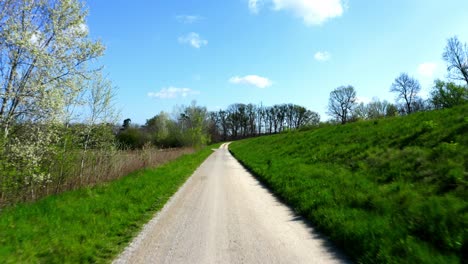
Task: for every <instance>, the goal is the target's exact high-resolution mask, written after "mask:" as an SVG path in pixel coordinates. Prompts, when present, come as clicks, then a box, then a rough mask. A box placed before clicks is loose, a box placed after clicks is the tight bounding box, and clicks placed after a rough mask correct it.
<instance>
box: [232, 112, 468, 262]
mask: <svg viewBox="0 0 468 264" xmlns="http://www.w3.org/2000/svg"><path fill="white" fill-rule="evenodd" d="M466 113H468V105H465V106H461V107H457V108H453V109H446V110H441V111H431V112H422V113H416V114H413V115H410V116H406V117H397V118H390V119H381V120H376V121H366V122H357V123H352V124H347V125H344V126H341V125H337V126H330V127H324V128H318V129H315V130H311V131H304V132H291V133H284V134H279V135H274V136H265V137H259V138H253V139H248V140H243V141H239V142H234V143H232V144H231V145H230V150H231V152H232V153H233V154H234V155H235V156H236V158H237V159H239V160H240V161H241V162H242V163H243V164H244V165H245V166H246V167H247V168H248V169H250V170H251V171H253V172H254V174H256V176H257V177H258V178H259V179H260V180H261V181H263V182H264V183H265V184H266V185H267V186H268V187H269V188H270V189H271V190H272V191H273V192H275V193H276V194H277V195H278V196H279V197H280V198H281V199H283V200H284V201H285V202H286V203H288V204H290V205H291V206H292V207H293V208H294V209H295V210H296V211H297V212H298V213H300V214H302V215H303V216H305V217H306V218H307V219H309V220H310V221H311V222H312V223H313V224H314V225H315V226H316V227H317V228H318V229H319V230H321V231H322V232H323V233H324V234H326V235H328V236H329V237H330V239H331V240H332V241H334V242H335V244H337V245H338V246H339V247H341V248H342V249H344V251H345V252H347V254H348V255H349V256H350V257H351V258H352V259H354V260H355V261H356V262H359V263H463V262H465V263H468V258H467V255H466V254H467V253H468V238H467V235H468V173H467V167H468V117H467V116H466Z"/></svg>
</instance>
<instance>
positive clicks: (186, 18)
mask: <svg viewBox="0 0 468 264" xmlns="http://www.w3.org/2000/svg"><path fill="white" fill-rule="evenodd" d="M176 19H177V21H179V22H180V23H184V24H193V23H197V22H199V21H200V20H202V19H203V17H202V16H199V15H179V16H176Z"/></svg>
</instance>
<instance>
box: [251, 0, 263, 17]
mask: <svg viewBox="0 0 468 264" xmlns="http://www.w3.org/2000/svg"><path fill="white" fill-rule="evenodd" d="M261 3H262V0H249V10H250V12H252V13H254V14H257V13H258V10H259V8H260V5H261Z"/></svg>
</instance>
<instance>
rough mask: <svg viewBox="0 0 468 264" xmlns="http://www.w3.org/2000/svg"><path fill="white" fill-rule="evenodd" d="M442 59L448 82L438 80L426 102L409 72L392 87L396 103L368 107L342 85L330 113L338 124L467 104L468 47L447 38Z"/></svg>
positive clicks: (374, 103)
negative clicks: (445, 64)
mask: <svg viewBox="0 0 468 264" xmlns="http://www.w3.org/2000/svg"><path fill="white" fill-rule="evenodd" d="M442 58H443V59H444V60H445V62H446V63H447V71H448V77H449V81H448V82H445V81H442V80H435V81H434V87H433V88H432V91H431V94H430V97H429V98H428V99H427V100H423V99H422V98H421V97H420V96H419V93H420V91H421V84H420V83H419V81H418V80H417V79H415V78H414V77H411V76H409V75H408V74H407V73H401V74H400V75H399V76H398V77H397V78H395V80H394V82H393V83H392V85H391V86H390V92H393V93H395V94H396V98H395V103H394V104H392V103H389V102H388V101H386V100H384V101H379V100H378V99H376V98H375V99H373V101H372V102H370V103H368V104H364V103H362V102H361V103H359V104H358V102H357V96H356V90H355V89H354V87H353V86H351V85H348V86H340V87H338V88H336V89H334V90H333V91H332V92H331V93H330V98H329V102H328V112H327V113H328V114H329V115H330V116H332V117H333V118H334V121H335V122H337V123H341V124H345V123H348V122H352V121H358V120H366V119H376V118H383V117H391V116H396V115H409V114H411V113H414V112H418V111H426V110H432V109H442V108H448V107H453V106H456V105H462V104H466V103H467V102H468V45H467V44H466V43H465V44H462V43H461V42H460V41H459V40H458V38H457V37H452V38H450V39H448V41H447V46H446V47H445V51H444V53H443V54H442Z"/></svg>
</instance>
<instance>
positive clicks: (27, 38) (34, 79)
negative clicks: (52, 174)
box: [0, 0, 104, 138]
mask: <svg viewBox="0 0 468 264" xmlns="http://www.w3.org/2000/svg"><path fill="white" fill-rule="evenodd" d="M2 2H3V3H2V4H1V6H0V21H1V23H0V128H1V130H2V132H3V136H4V137H5V138H7V137H8V136H9V132H10V128H11V126H12V125H13V124H14V123H16V122H19V121H21V122H24V121H27V120H31V121H34V122H38V121H44V120H45V121H47V120H51V119H52V120H53V119H56V118H57V116H58V115H60V114H61V110H62V109H63V108H64V107H65V106H64V103H65V102H66V95H67V91H69V90H73V89H81V87H79V86H78V87H77V86H74V85H73V84H74V83H75V82H74V78H82V77H86V75H87V74H88V73H89V70H88V69H87V68H86V65H85V62H87V61H89V60H91V59H93V58H96V57H99V56H101V55H102V53H103V50H104V47H103V45H101V43H99V42H97V41H92V40H90V39H89V38H88V29H87V26H86V21H85V18H86V15H87V13H86V11H85V10H84V6H83V4H82V3H81V1H79V0H67V1H59V0H18V1H2Z"/></svg>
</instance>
